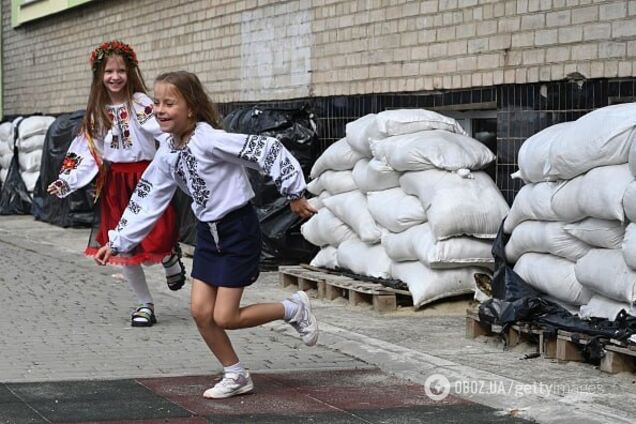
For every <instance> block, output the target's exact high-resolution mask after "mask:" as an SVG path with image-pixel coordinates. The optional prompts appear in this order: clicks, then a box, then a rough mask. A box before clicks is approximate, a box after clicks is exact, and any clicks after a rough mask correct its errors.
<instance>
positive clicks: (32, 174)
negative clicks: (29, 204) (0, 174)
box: [20, 170, 40, 193]
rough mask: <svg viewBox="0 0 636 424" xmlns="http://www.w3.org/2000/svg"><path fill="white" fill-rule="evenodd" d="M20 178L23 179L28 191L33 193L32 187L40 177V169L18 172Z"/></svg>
mask: <svg viewBox="0 0 636 424" xmlns="http://www.w3.org/2000/svg"><path fill="white" fill-rule="evenodd" d="M20 178H22V181H24V186H25V187H26V190H27V191H28V192H29V193H33V189H34V188H35V185H36V184H37V182H38V178H40V171H39V170H38V171H24V172H20Z"/></svg>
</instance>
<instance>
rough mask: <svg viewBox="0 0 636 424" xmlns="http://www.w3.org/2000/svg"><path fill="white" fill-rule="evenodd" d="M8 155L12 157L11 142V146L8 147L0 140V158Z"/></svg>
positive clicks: (7, 144)
mask: <svg viewBox="0 0 636 424" xmlns="http://www.w3.org/2000/svg"><path fill="white" fill-rule="evenodd" d="M8 155H13V141H12V142H11V145H9V143H6V142H4V141H2V140H0V156H8Z"/></svg>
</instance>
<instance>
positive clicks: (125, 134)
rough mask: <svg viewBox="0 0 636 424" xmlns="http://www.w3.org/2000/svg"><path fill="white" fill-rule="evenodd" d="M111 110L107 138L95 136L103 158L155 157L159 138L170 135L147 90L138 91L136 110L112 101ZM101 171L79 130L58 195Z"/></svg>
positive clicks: (131, 159)
mask: <svg viewBox="0 0 636 424" xmlns="http://www.w3.org/2000/svg"><path fill="white" fill-rule="evenodd" d="M107 110H108V114H109V116H110V118H111V120H112V121H113V126H112V127H111V129H110V130H109V131H108V132H107V133H106V135H105V136H104V137H103V138H95V139H94V140H93V141H94V144H95V147H96V148H97V150H98V154H99V155H101V157H102V158H103V160H105V161H109V162H115V163H132V162H139V161H144V160H152V158H153V157H154V156H155V153H156V150H157V149H156V147H155V140H157V141H161V142H165V141H166V140H167V137H168V135H167V134H165V133H163V132H162V131H161V129H160V128H159V123H158V122H157V120H156V119H155V114H154V108H153V101H152V99H150V97H148V96H147V95H145V94H143V93H135V94H134V95H133V101H132V113H131V111H130V110H129V107H128V105H127V104H119V105H109V106H108V107H107ZM131 115H132V116H131ZM98 171H99V166H98V164H97V162H96V160H95V158H94V157H93V155H92V154H91V152H90V150H89V147H88V140H87V138H86V135H85V134H79V135H78V136H77V137H75V138H74V139H73V141H72V142H71V145H70V146H69V148H68V151H67V153H66V156H65V157H64V162H63V163H62V169H61V170H60V175H59V177H58V180H57V181H56V183H57V184H58V185H59V186H60V188H61V192H60V194H58V197H66V196H68V195H69V194H71V193H72V192H74V191H75V190H77V189H79V188H82V187H84V186H85V185H87V184H88V183H90V182H91V181H92V180H93V178H95V176H96V175H97V172H98Z"/></svg>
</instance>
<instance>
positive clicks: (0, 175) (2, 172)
mask: <svg viewBox="0 0 636 424" xmlns="http://www.w3.org/2000/svg"><path fill="white" fill-rule="evenodd" d="M8 173H9V170H8V169H6V168H0V182H2V183H4V182H5V181H6V180H7V174H8Z"/></svg>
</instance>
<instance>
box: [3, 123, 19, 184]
mask: <svg viewBox="0 0 636 424" xmlns="http://www.w3.org/2000/svg"><path fill="white" fill-rule="evenodd" d="M20 119H21V118H17V119H15V120H14V121H7V122H3V123H2V124H0V183H2V184H4V182H5V181H6V179H7V174H8V173H9V167H10V166H11V160H12V159H13V149H14V146H15V125H16V124H17V123H18V122H20Z"/></svg>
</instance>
